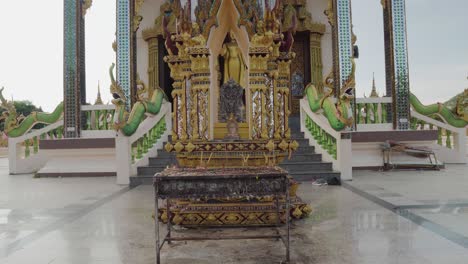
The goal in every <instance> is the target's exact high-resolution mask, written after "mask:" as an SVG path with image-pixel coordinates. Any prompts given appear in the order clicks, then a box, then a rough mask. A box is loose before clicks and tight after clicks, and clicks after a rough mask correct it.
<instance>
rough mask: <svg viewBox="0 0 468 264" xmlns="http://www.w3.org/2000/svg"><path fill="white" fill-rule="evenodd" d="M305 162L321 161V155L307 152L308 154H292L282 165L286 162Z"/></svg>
mask: <svg viewBox="0 0 468 264" xmlns="http://www.w3.org/2000/svg"><path fill="white" fill-rule="evenodd" d="M305 161H315V162H318V161H322V155H321V154H317V153H313V152H309V153H297V152H294V153H293V154H292V156H291V159H290V160H289V159H286V160H285V161H284V162H283V163H288V162H305Z"/></svg>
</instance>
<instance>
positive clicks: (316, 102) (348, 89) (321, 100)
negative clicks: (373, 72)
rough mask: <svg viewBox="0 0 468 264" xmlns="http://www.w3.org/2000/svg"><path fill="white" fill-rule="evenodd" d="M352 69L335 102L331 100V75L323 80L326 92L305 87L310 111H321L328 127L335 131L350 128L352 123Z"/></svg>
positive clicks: (312, 86)
mask: <svg viewBox="0 0 468 264" xmlns="http://www.w3.org/2000/svg"><path fill="white" fill-rule="evenodd" d="M354 69H355V66H354V64H353V72H352V73H351V75H350V78H349V80H348V81H347V82H346V83H345V84H344V85H343V88H341V91H340V96H339V98H338V100H336V101H337V102H336V103H335V100H333V98H332V93H333V92H332V91H333V87H332V86H333V81H334V80H333V74H332V73H330V74H329V75H328V77H327V78H326V79H325V84H324V85H325V87H326V88H327V90H328V91H327V92H320V91H319V90H318V89H317V87H316V86H315V85H313V84H309V85H307V87H306V88H305V93H306V96H307V100H308V102H309V106H310V110H311V111H312V112H314V113H317V112H318V111H319V110H320V109H322V110H323V114H324V116H325V117H326V118H327V120H328V122H329V124H330V126H331V127H332V128H333V129H334V130H336V131H342V130H344V129H345V128H347V127H352V126H353V123H354V118H353V114H352V113H353V112H352V107H351V100H352V99H353V98H354V88H353V87H354V86H355V81H354Z"/></svg>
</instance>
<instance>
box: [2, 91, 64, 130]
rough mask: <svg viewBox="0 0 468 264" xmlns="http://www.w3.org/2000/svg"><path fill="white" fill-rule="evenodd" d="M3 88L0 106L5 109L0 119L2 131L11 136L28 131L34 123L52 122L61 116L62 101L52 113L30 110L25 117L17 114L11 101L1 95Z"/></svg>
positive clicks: (48, 123) (47, 123)
mask: <svg viewBox="0 0 468 264" xmlns="http://www.w3.org/2000/svg"><path fill="white" fill-rule="evenodd" d="M3 90H4V88H2V89H0V101H1V105H0V107H1V108H3V109H5V111H4V112H3V114H2V117H1V118H0V120H5V130H4V133H5V134H6V135H7V136H8V137H11V138H15V137H20V136H22V135H24V134H26V133H28V132H29V131H30V130H31V129H32V128H33V127H34V126H35V125H36V124H46V125H50V124H53V123H55V122H57V121H59V120H60V119H62V118H63V103H60V104H59V105H58V106H57V107H56V108H55V110H54V111H53V112H52V113H42V112H32V113H31V114H30V115H29V116H27V117H25V118H24V117H22V116H18V113H17V111H16V108H15V105H14V103H13V102H8V101H7V100H6V99H5V97H4V96H3Z"/></svg>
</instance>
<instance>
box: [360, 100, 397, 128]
mask: <svg viewBox="0 0 468 264" xmlns="http://www.w3.org/2000/svg"><path fill="white" fill-rule="evenodd" d="M391 104H392V98H391V97H370V98H357V99H356V124H358V125H362V124H386V123H389V122H388V111H391Z"/></svg>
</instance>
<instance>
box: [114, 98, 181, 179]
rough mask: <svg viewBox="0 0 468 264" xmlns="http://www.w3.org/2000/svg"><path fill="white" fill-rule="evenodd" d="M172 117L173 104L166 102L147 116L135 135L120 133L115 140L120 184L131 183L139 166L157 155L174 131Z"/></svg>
mask: <svg viewBox="0 0 468 264" xmlns="http://www.w3.org/2000/svg"><path fill="white" fill-rule="evenodd" d="M171 118H172V116H171V104H170V103H168V102H165V103H163V105H162V106H161V110H160V111H159V113H158V114H156V115H147V116H146V118H145V120H144V121H143V122H142V123H141V124H140V125H139V127H138V129H137V131H136V132H135V133H134V134H133V135H131V136H125V135H124V134H123V133H122V132H119V133H118V135H117V137H116V142H115V143H116V162H117V183H118V184H129V183H130V176H134V175H136V174H137V168H138V167H140V166H146V165H148V164H149V158H150V157H155V156H157V153H158V149H162V148H163V143H164V142H165V141H167V139H168V136H169V134H170V133H171V131H172V121H171Z"/></svg>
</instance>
